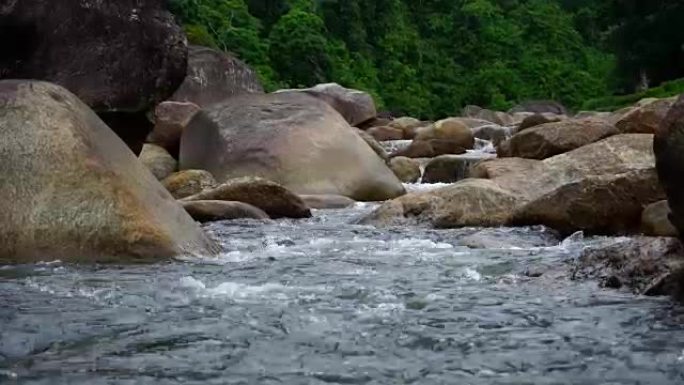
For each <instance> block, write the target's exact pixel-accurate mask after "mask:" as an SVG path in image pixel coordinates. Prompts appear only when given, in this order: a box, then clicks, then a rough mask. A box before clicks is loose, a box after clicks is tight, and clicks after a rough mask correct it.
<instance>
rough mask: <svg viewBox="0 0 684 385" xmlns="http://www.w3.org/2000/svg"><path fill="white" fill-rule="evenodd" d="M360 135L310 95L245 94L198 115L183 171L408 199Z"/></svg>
mask: <svg viewBox="0 0 684 385" xmlns="http://www.w3.org/2000/svg"><path fill="white" fill-rule="evenodd" d="M357 132H358V130H356V129H354V128H352V127H350V126H349V124H348V123H347V122H346V121H345V120H344V119H343V118H342V116H340V114H338V113H337V111H335V110H334V109H333V108H332V107H330V106H329V105H328V104H326V103H324V102H322V101H320V100H318V99H316V98H314V97H312V96H309V95H304V94H301V93H279V94H266V95H255V94H251V95H242V96H237V97H233V98H231V99H228V100H226V101H224V102H222V103H218V104H214V105H212V106H211V107H207V108H206V109H205V110H203V111H201V112H199V113H198V114H197V115H196V116H195V118H194V119H193V120H192V121H191V122H190V125H189V126H188V129H187V130H185V131H184V133H183V137H182V139H181V154H180V167H181V169H204V170H207V171H209V172H211V173H212V174H213V175H214V176H215V177H216V179H217V180H218V181H219V182H221V181H226V180H229V179H231V178H236V177H241V176H251V175H254V176H259V177H262V178H265V179H268V180H272V181H274V182H276V183H278V184H281V185H283V186H284V187H286V188H287V189H290V190H292V191H293V192H295V193H298V194H323V195H326V194H332V195H344V196H347V197H350V198H352V199H355V200H360V201H376V200H385V199H390V198H393V197H397V196H399V195H402V194H404V188H403V186H402V184H401V182H400V181H399V180H398V179H397V177H396V176H395V175H394V173H393V172H392V171H391V170H390V169H389V168H388V167H387V165H386V164H385V163H384V162H383V161H382V159H380V158H379V157H378V156H377V155H376V154H375V153H373V151H372V149H371V148H370V147H369V145H368V144H366V142H364V140H363V139H362V138H361V137H360V136H359V134H358V133H357ZM266 211H267V212H268V210H266Z"/></svg>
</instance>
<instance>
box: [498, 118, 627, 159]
mask: <svg viewBox="0 0 684 385" xmlns="http://www.w3.org/2000/svg"><path fill="white" fill-rule="evenodd" d="M617 133H618V131H617V129H616V128H615V127H614V126H612V125H611V124H608V123H606V122H605V121H603V120H597V119H585V120H566V121H561V122H556V123H547V124H542V125H540V126H536V127H532V128H528V129H526V130H524V131H522V132H519V133H517V134H515V135H513V137H511V139H509V141H508V144H507V145H506V146H500V147H499V151H498V153H499V156H502V157H519V158H528V159H546V158H549V157H552V156H554V155H558V154H562V153H564V152H567V151H571V150H574V149H576V148H579V147H582V146H586V145H587V144H590V143H593V142H597V141H599V140H601V139H603V138H606V137H608V136H611V135H615V134H617Z"/></svg>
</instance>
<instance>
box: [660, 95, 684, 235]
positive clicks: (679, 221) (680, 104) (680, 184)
mask: <svg viewBox="0 0 684 385" xmlns="http://www.w3.org/2000/svg"><path fill="white" fill-rule="evenodd" d="M653 149H654V151H655V154H656V167H657V169H658V176H659V178H660V183H661V184H662V185H663V187H664V188H665V192H666V193H667V198H668V201H669V204H670V208H671V209H672V214H670V220H671V222H672V224H673V225H674V226H675V227H676V228H677V230H678V231H679V233H680V234H684V178H683V177H682V176H683V175H684V95H683V96H680V97H679V99H678V100H677V102H676V103H675V104H674V105H673V106H672V108H671V109H670V111H669V112H668V114H667V116H666V117H665V119H663V121H662V122H661V124H660V126H659V127H658V130H656V135H655V140H654V142H653Z"/></svg>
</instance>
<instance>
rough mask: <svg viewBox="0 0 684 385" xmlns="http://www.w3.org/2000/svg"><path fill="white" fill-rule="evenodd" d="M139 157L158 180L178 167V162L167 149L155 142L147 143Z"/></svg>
mask: <svg viewBox="0 0 684 385" xmlns="http://www.w3.org/2000/svg"><path fill="white" fill-rule="evenodd" d="M138 158H140V161H141V162H142V163H143V164H144V165H145V166H146V167H147V168H148V169H149V170H150V171H151V172H152V175H154V176H155V177H156V178H157V179H158V180H163V179H164V178H166V177H168V176H169V175H171V174H173V173H174V172H175V171H176V170H177V169H178V162H177V161H176V160H175V159H173V157H172V156H171V155H170V154H169V153H168V152H167V151H166V150H165V149H163V148H162V147H159V146H157V145H154V144H150V143H148V144H145V145H144V146H143V148H142V151H141V152H140V156H139V157H138Z"/></svg>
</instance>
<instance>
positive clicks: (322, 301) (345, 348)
mask: <svg viewBox="0 0 684 385" xmlns="http://www.w3.org/2000/svg"><path fill="white" fill-rule="evenodd" d="M372 208H373V206H372V205H368V204H365V205H364V204H358V205H357V206H356V207H355V208H353V209H345V210H330V211H316V213H315V216H314V218H311V219H309V220H303V221H291V220H280V221H274V222H272V223H269V224H263V223H256V222H250V221H235V222H223V223H214V224H211V225H209V226H208V228H207V229H208V230H209V231H210V232H211V233H212V234H213V235H214V236H215V237H217V238H218V239H220V240H221V243H222V246H223V248H224V252H223V253H222V255H221V258H220V259H218V260H212V261H200V260H191V259H188V260H184V261H175V262H169V263H160V264H156V265H151V266H98V267H88V266H73V265H64V264H61V263H60V262H58V261H54V262H47V263H43V264H38V265H33V266H13V267H9V266H6V267H1V268H0V304H1V307H0V383H3V384H4V383H8V384H12V383H21V384H36V385H37V384H46V385H47V384H50V385H53V384H84V385H85V384H88V385H98V384H202V385H207V384H577V385H580V384H581V385H591V384H596V385H598V384H621V385H623V384H664V385H665V384H680V385H681V384H682V383H684V308H682V307H680V306H678V305H675V304H673V303H672V302H671V301H670V300H669V299H667V298H646V297H638V296H634V295H632V294H629V293H624V292H617V291H611V290H604V289H601V288H599V287H598V286H597V284H596V283H595V282H575V281H570V280H568V279H566V278H564V276H563V275H562V274H553V273H552V272H553V271H557V270H559V269H560V270H561V271H562V269H563V266H564V264H566V263H568V261H571V260H572V258H574V257H576V255H577V252H578V251H579V250H580V249H581V248H582V247H583V246H585V245H586V244H588V243H591V242H615V241H616V240H615V239H609V238H595V239H584V238H582V237H581V236H573V237H572V238H570V239H567V240H564V241H561V240H559V239H558V238H556V236H555V234H554V233H553V232H552V231H549V230H547V229H544V228H522V229H459V230H428V229H415V228H396V229H377V228H374V227H370V226H362V225H357V224H354V223H355V221H356V219H357V218H359V217H360V216H362V215H364V214H365V213H367V212H369V211H370V210H371V209H372ZM468 246H470V247H468ZM46 260H48V261H49V257H48V258H46ZM531 271H549V272H550V273H548V274H543V275H541V277H539V274H530V272H531ZM533 277H536V278H533Z"/></svg>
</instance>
